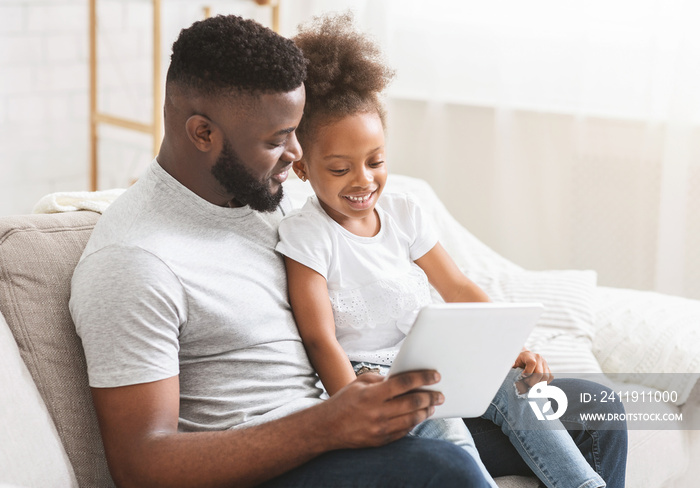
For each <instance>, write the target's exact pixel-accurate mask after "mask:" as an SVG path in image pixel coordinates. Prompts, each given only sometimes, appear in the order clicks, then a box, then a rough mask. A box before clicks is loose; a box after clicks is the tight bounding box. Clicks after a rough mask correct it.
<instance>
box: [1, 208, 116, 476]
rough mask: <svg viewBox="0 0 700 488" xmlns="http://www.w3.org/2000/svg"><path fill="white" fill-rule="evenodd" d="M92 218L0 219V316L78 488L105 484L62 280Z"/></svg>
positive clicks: (68, 274) (104, 468) (82, 364)
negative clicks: (38, 395) (49, 420)
mask: <svg viewBox="0 0 700 488" xmlns="http://www.w3.org/2000/svg"><path fill="white" fill-rule="evenodd" d="M98 217H99V215H98V214H96V213H93V212H71V213H65V214H54V215H22V216H12V217H2V218H0V312H1V313H2V314H3V315H4V316H5V319H6V320H7V323H8V325H9V328H10V330H11V332H12V334H13V336H14V338H15V340H16V341H17V345H18V346H19V352H20V355H21V357H22V359H23V360H24V363H25V364H26V366H27V369H28V370H29V372H30V374H31V376H32V378H33V379H34V382H35V384H36V386H37V388H38V390H39V393H40V394H41V396H42V398H43V399H44V402H45V404H46V406H47V408H48V411H49V414H50V415H51V418H52V419H53V421H54V424H55V426H56V430H57V432H58V435H59V437H60V438H61V441H62V442H63V446H64V447H65V450H66V452H67V454H68V457H69V459H70V461H71V463H72V465H73V469H74V471H75V475H76V478H77V480H78V483H79V485H80V486H86V487H87V486H89V487H105V486H113V482H112V480H111V478H110V476H109V471H108V469H107V463H106V460H105V455H104V449H103V446H102V441H101V438H100V434H99V430H98V427H97V419H96V415H95V412H94V409H93V406H92V399H91V397H90V390H89V388H88V382H87V372H86V367H85V359H84V355H83V350H82V346H81V343H80V339H79V338H78V336H77V335H76V333H75V327H74V326H73V322H72V320H71V317H70V313H69V311H68V299H69V297H70V281H71V276H72V274H73V269H74V268H75V265H76V263H77V262H78V259H79V258H80V254H81V253H82V250H83V248H84V247H85V244H86V243H87V239H88V237H89V236H90V233H91V232H92V228H93V226H94V225H95V223H96V222H97V219H98Z"/></svg>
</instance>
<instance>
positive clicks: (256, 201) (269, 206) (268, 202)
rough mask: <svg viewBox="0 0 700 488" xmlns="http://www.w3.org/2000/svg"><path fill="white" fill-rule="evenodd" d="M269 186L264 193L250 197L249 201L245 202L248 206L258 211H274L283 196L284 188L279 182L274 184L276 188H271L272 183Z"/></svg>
mask: <svg viewBox="0 0 700 488" xmlns="http://www.w3.org/2000/svg"><path fill="white" fill-rule="evenodd" d="M270 186H271V188H270V191H268V192H267V194H266V195H264V196H262V195H260V194H258V195H255V196H254V197H251V198H250V201H248V202H247V203H248V206H250V208H252V209H253V210H256V211H258V212H274V211H275V210H277V207H279V205H280V202H281V201H282V197H283V196H284V190H283V188H282V185H280V184H278V185H274V186H276V187H277V188H273V185H270Z"/></svg>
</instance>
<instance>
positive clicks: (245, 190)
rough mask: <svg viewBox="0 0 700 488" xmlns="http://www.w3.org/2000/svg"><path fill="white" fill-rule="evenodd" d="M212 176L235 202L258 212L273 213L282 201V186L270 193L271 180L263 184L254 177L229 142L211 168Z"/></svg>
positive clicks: (225, 143) (225, 144) (226, 142)
mask: <svg viewBox="0 0 700 488" xmlns="http://www.w3.org/2000/svg"><path fill="white" fill-rule="evenodd" d="M211 174H212V175H214V178H216V180H217V181H218V182H219V183H220V184H221V186H223V187H224V188H225V189H226V191H227V192H229V193H230V194H232V195H233V198H234V200H235V201H236V202H237V203H239V204H241V205H248V206H249V207H250V208H252V209H253V210H257V211H258V212H273V211H275V210H276V209H277V207H278V206H279V204H280V201H281V200H282V186H280V187H279V189H278V190H277V193H272V191H270V185H269V180H268V181H266V182H262V181H260V180H258V179H256V178H255V176H253V175H252V174H251V173H250V171H249V170H248V168H246V167H245V166H244V165H243V162H242V161H241V160H240V159H239V158H238V156H237V155H236V153H235V152H234V151H233V148H232V147H231V144H229V141H228V140H226V141H224V147H223V149H222V150H221V154H219V157H218V158H217V159H216V163H214V166H213V167H212V168H211Z"/></svg>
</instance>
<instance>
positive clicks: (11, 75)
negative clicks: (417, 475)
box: [0, 0, 88, 215]
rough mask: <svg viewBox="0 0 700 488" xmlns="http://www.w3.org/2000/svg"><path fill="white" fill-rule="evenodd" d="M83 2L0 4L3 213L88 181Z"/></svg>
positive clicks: (0, 180)
mask: <svg viewBox="0 0 700 488" xmlns="http://www.w3.org/2000/svg"><path fill="white" fill-rule="evenodd" d="M86 5H87V2H85V1H80V0H62V1H55V2H47V1H44V2H40V1H28V0H25V1H21V2H20V1H11V0H5V1H3V2H2V3H0V215H5V214H13V213H24V212H29V211H30V210H31V207H32V205H33V204H34V203H35V201H36V200H37V199H38V198H39V197H40V196H42V195H43V194H45V193H47V192H51V191H57V190H62V189H66V190H67V189H76V188H78V189H82V188H85V187H86V185H87V175H86V171H85V168H86V167H87V166H86V165H87V159H86V155H87V140H88V139H87V136H88V134H87V114H88V103H87V97H86V93H87V87H88V71H87V42H86V41H87V22H86V19H87V7H86Z"/></svg>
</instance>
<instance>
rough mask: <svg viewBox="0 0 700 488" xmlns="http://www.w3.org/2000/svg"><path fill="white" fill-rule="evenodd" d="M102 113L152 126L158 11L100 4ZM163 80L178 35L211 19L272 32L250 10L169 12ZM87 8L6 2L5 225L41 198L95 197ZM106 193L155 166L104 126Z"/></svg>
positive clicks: (127, 136) (188, 4)
mask: <svg viewBox="0 0 700 488" xmlns="http://www.w3.org/2000/svg"><path fill="white" fill-rule="evenodd" d="M97 3H98V25H99V28H98V31H99V38H98V52H99V67H100V69H99V72H98V77H99V81H98V83H99V87H100V91H99V94H100V95H99V108H100V110H102V111H106V112H109V113H111V114H114V115H120V116H124V117H129V118H132V119H135V120H138V121H142V122H149V121H150V116H151V110H152V100H151V81H150V80H151V75H152V71H151V69H152V68H151V52H152V51H151V49H152V47H151V46H152V42H151V25H152V15H151V2H148V1H143V0H98V2H97ZM162 4H163V10H162V16H161V19H162V24H163V25H162V30H163V32H162V52H163V57H162V67H163V68H162V70H163V77H164V76H165V70H166V69H167V65H168V59H169V56H170V46H171V44H172V42H173V41H174V40H175V38H176V37H177V34H178V32H179V31H180V29H181V28H183V27H186V26H188V25H190V24H191V23H192V22H194V21H195V20H198V19H200V18H202V16H203V10H202V6H203V5H205V4H206V5H209V6H211V7H212V11H213V13H214V14H217V13H237V14H239V15H244V16H246V17H250V18H254V19H256V20H258V21H260V22H262V23H266V24H269V23H270V19H271V16H270V10H269V8H266V7H258V6H257V5H256V4H255V3H254V2H252V1H251V0H225V1H208V2H201V3H200V2H192V1H191V0H167V1H164V2H162ZM88 31H89V29H88V1H87V0H1V1H0V215H12V214H20V213H29V212H30V211H31V209H32V207H33V206H34V204H35V203H36V202H37V200H39V199H40V198H41V197H42V196H43V195H45V194H47V193H51V192H57V191H75V190H87V189H88V185H89V183H88V151H89V146H88V142H89V141H88V137H89V125H88V121H89V116H88V114H89V105H88V94H89V71H88V55H89V54H88V51H89V48H88ZM100 137H101V142H100V145H99V160H100V178H99V187H100V188H101V189H105V188H113V187H124V186H126V185H128V184H129V182H131V181H133V179H134V178H135V177H136V176H137V175H138V174H139V173H140V172H141V170H142V169H143V167H145V165H147V164H148V162H150V160H151V158H152V157H153V151H152V149H151V139H150V137H148V136H146V135H142V134H138V133H134V132H129V131H125V130H122V129H118V128H114V127H110V126H105V125H102V126H101V129H100Z"/></svg>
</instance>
